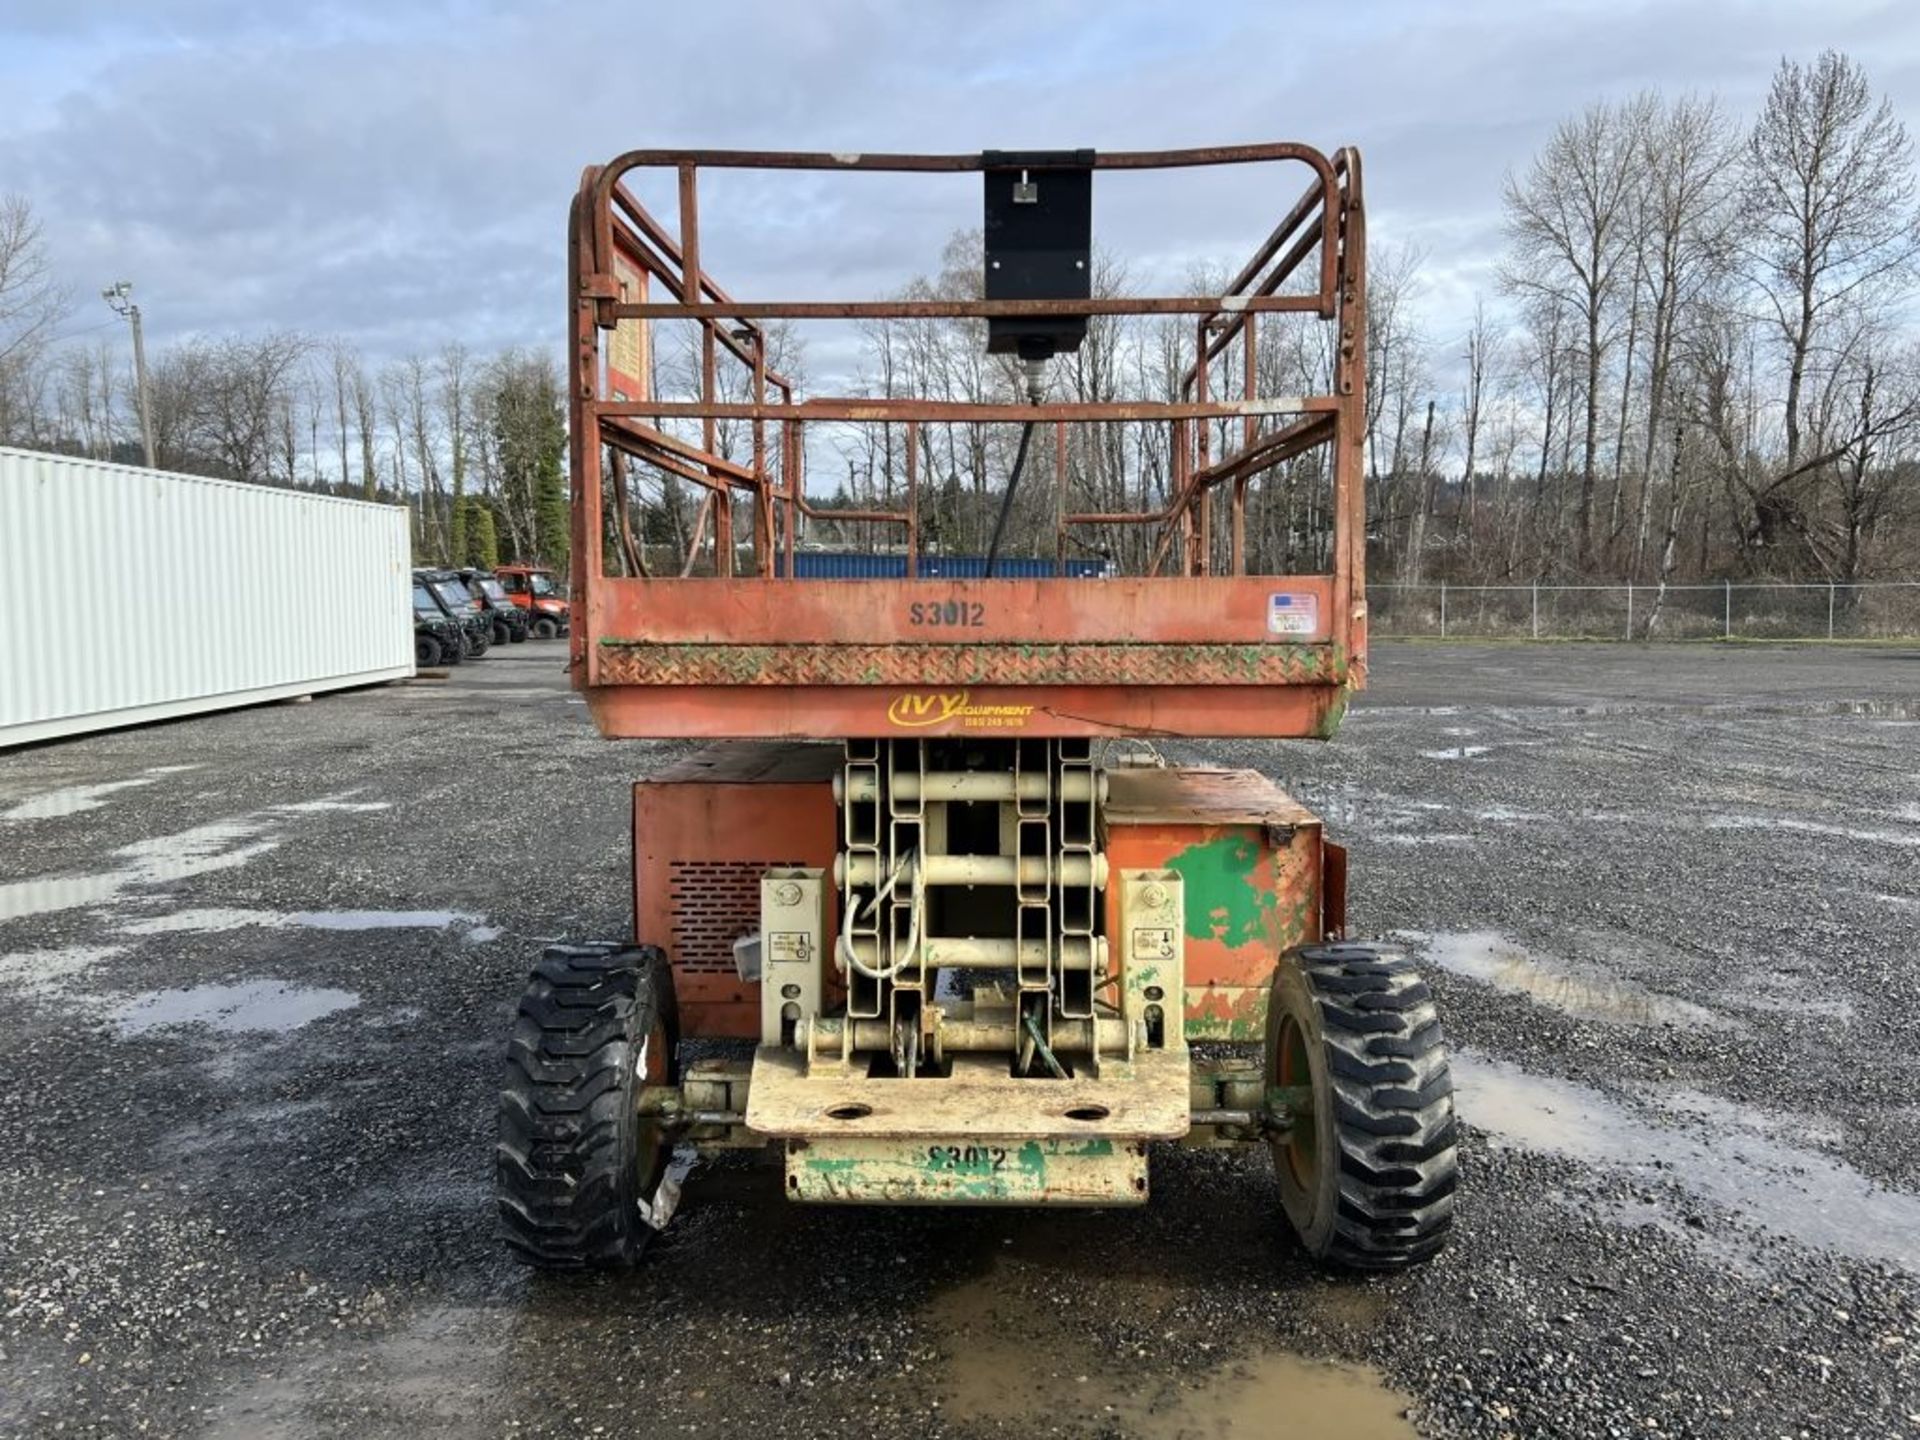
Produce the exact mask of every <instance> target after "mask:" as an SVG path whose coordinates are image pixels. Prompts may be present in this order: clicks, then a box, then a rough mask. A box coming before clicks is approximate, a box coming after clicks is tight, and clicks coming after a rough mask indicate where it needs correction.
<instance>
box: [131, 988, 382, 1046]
mask: <svg viewBox="0 0 1920 1440" xmlns="http://www.w3.org/2000/svg"><path fill="white" fill-rule="evenodd" d="M359 1003H360V997H359V996H358V995H356V994H354V993H353V992H352V991H351V990H328V989H310V988H308V987H306V986H302V985H289V984H287V983H286V982H285V981H281V980H250V981H248V982H246V983H245V984H241V985H195V986H193V987H191V988H190V989H186V990H149V991H147V992H146V993H145V994H143V995H136V996H134V997H133V999H131V1000H129V1001H127V1002H126V1003H125V1004H124V1005H121V1006H120V1007H119V1008H118V1009H117V1010H116V1011H115V1012H114V1025H115V1028H116V1029H118V1031H119V1033H120V1038H121V1039H123V1040H125V1039H130V1038H132V1037H133V1036H136V1035H144V1034H146V1033H147V1032H149V1031H152V1030H160V1029H166V1028H169V1027H172V1026H182V1025H202V1026H205V1027H206V1028H207V1029H209V1030H218V1031H222V1032H225V1033H227V1034H236V1035H238V1034H248V1033H256V1034H269V1035H284V1034H287V1033H288V1032H290V1031H294V1030H298V1029H300V1028H301V1027H302V1026H303V1025H310V1024H312V1023H313V1022H314V1021H315V1020H319V1019H321V1018H323V1017H324V1016H328V1015H332V1014H334V1013H336V1012H337V1011H341V1010H351V1009H352V1008H353V1007H354V1006H356V1005H358V1004H359Z"/></svg>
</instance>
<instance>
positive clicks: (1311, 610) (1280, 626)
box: [1267, 594, 1320, 635]
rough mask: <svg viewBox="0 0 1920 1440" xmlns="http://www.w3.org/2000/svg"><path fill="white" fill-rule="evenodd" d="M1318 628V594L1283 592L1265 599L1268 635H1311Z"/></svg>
mask: <svg viewBox="0 0 1920 1440" xmlns="http://www.w3.org/2000/svg"><path fill="white" fill-rule="evenodd" d="M1319 628H1320V597H1319V596H1318V595H1294V594H1283V595H1273V596H1269V597H1268V599H1267V633H1268V634H1269V635H1311V634H1313V633H1314V632H1315V631H1317V630H1318V629H1319Z"/></svg>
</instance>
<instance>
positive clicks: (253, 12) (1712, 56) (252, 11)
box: [0, 0, 1920, 359]
mask: <svg viewBox="0 0 1920 1440" xmlns="http://www.w3.org/2000/svg"><path fill="white" fill-rule="evenodd" d="M130 8H131V13H129V10H130ZM651 8H653V7H640V6H635V5H631V4H623V5H619V6H613V5H592V4H564V5H563V4H557V3H556V4H547V5H538V6H525V5H508V4H504V3H502V4H485V3H448V4H441V5H435V6H415V5H394V4H390V3H389V4H382V5H374V4H369V3H363V0H336V3H333V4H323V5H317V6H312V7H285V6H260V5H257V4H251V3H242V0H145V3H143V4H142V5H141V6H139V7H126V6H124V5H116V4H109V3H107V0H60V3H51V0H6V3H5V4H4V6H0V55H4V56H6V57H7V58H5V59H3V60H0V85H6V84H8V83H9V82H13V83H14V86H15V89H16V92H17V93H18V94H19V95H20V96H21V97H22V98H21V100H20V102H19V103H18V104H17V105H14V106H10V107H9V109H8V111H7V113H6V114H5V115H0V175H4V176H5V177H6V180H5V186H6V188H8V189H19V190H22V191H24V192H25V193H26V194H27V195H28V196H29V197H30V198H31V199H32V200H33V202H34V203H35V205H36V206H37V208H38V209H39V211H40V213H41V215H42V217H43V219H44V221H45V224H46V229H47V233H48V236H49V239H50V241H51V242H52V244H53V246H54V247H55V259H56V263H57V265H58V267H59V268H60V270H61V272H62V274H63V275H64V276H65V277H66V278H67V279H68V280H69V281H70V282H71V283H72V284H73V286H74V288H75V290H76V292H77V293H79V294H82V295H91V294H92V293H93V292H94V291H95V290H97V289H98V288H99V287H100V286H101V285H103V284H105V283H106V282H107V281H109V280H111V279H115V278H119V277H122V276H125V277H128V278H131V279H133V280H134V281H135V282H136V284H137V286H138V288H139V294H140V296H141V299H142V303H143V306H144V308H145V311H146V314H147V316H148V320H149V325H150V329H151V333H152V334H153V335H154V336H155V338H156V339H158V340H161V341H164V340H165V339H167V338H169V337H171V336H177V335H180V334H183V333H187V332H192V331H221V330H231V329H245V330H252V329H264V328H268V327H286V328H297V329H303V330H309V331H313V332H316V333H323V334H334V333H339V334H345V335H347V336H349V337H350V338H353V339H355V340H357V341H359V342H360V343H361V344H362V345H363V346H364V347H365V348H366V349H368V350H369V351H370V352H372V353H373V354H375V355H376V356H382V355H390V354H397V353H402V352H404V351H406V350H409V349H429V348H432V347H435V346H437V345H438V344H439V343H441V342H442V341H443V340H447V339H454V338H458V339H462V340H465V341H467V342H468V343H470V344H473V345H476V346H486V347H491V346H495V345H503V344H547V345H552V346H554V347H555V348H557V346H558V341H559V335H560V327H561V322H562V313H563V312H562V303H563V297H562V293H561V292H562V286H561V278H562V264H563V256H562V241H563V238H564V227H565V211H566V204H567V201H568V198H569V196H570V195H571V193H572V190H573V188H574V186H575V184H576V183H577V180H578V175H579V170H580V167H581V166H582V165H583V164H585V163H587V162H589V161H594V160H600V159H605V158H607V157H608V156H610V155H611V154H612V153H614V152H615V151H618V150H620V149H623V148H626V147H628V146H633V145H646V146H661V147H667V146H703V147H720V146H740V147H746V148H806V149H815V148H817V149H845V148H860V149H897V150H961V151H971V150H978V149H980V148H983V147H991V146H998V147H1008V146H1035V145H1042V146H1055V145H1062V146H1064V145H1083V144H1092V145H1095V146H1101V147H1106V148H1116V149H1117V148H1159V147H1173V146H1180V145H1189V144H1201V143H1220V142H1232V141H1242V140H1252V139H1271V138H1299V139H1305V140H1309V141H1312V142H1315V143H1318V144H1321V145H1323V146H1325V147H1327V148H1329V149H1331V148H1333V147H1335V146H1337V145H1340V144H1345V143H1357V144H1359V145H1361V146H1362V147H1363V149H1364V150H1365V151H1366V154H1367V158H1368V187H1369V199H1370V203H1371V205H1372V207H1373V223H1372V234H1373V236H1374V238H1375V239H1376V241H1389V242H1390V241H1393V240H1395V239H1411V240H1414V241H1416V242H1417V243H1419V244H1420V245H1421V246H1422V247H1423V248H1424V250H1425V251H1426V253H1427V255H1428V259H1429V265H1430V274H1429V277H1428V278H1429V283H1428V286H1427V296H1426V299H1427V305H1428V308H1429V311H1430V313H1431V314H1432V317H1433V319H1434V323H1435V325H1436V327H1437V328H1438V329H1440V330H1446V329H1447V328H1448V327H1454V328H1456V329H1464V326H1465V317H1466V315H1467V314H1468V312H1470V310H1471V306H1472V297H1473V294H1474V292H1475V291H1476V289H1484V288H1486V287H1487V286H1488V285H1489V284H1490V281H1491V273H1492V267H1493V264H1494V261H1495V259H1496V258H1497V252H1498V248H1499V245H1500V230H1499V208H1498V207H1499V185H1500V179H1501V176H1502V174H1503V172H1504V171H1505V170H1506V169H1507V168H1508V167H1510V166H1518V165H1521V164H1523V163H1524V162H1525V160H1526V158H1527V156H1528V155H1529V153H1530V152H1531V151H1532V149H1533V148H1534V147H1535V146H1536V145H1537V144H1538V143H1539V142H1540V140H1541V139H1542V138H1544V135H1545V133H1546V132H1547V130H1548V129H1549V128H1550V127H1551V126H1552V124H1553V123H1554V122H1555V121H1556V120H1557V119H1558V118H1560V117H1561V116H1563V115H1565V114H1568V113H1570V112H1572V111H1574V110H1577V109H1578V108H1579V107H1580V106H1581V105H1583V104H1584V103H1586V102H1587V101H1589V100H1591V99H1594V98H1598V97H1600V96H1603V95H1604V96H1620V95H1626V94H1631V93H1633V92H1635V91H1638V90H1640V89H1643V88H1647V87H1661V88H1664V89H1667V90H1669V91H1677V90H1682V89H1687V88H1697V89H1717V90H1720V91H1721V92H1722V93H1723V94H1724V95H1725V97H1726V98H1727V100H1728V102H1729V104H1730V106H1732V107H1733V108H1734V109H1735V110H1736V111H1744V110H1746V109H1749V108H1750V107H1751V105H1752V103H1753V102H1754V101H1755V99H1757V97H1758V95H1759V93H1760V92H1761V91H1762V90H1763V89H1764V87H1765V84H1766V81H1767V78H1768V76H1769V74H1770V73H1771V71H1772V68H1773V66H1774V65H1775V64H1776V63H1777V61H1778V58H1779V56H1780V55H1781V54H1782V53H1783V52H1785V53H1792V54H1795V55H1808V54H1811V53H1813V52H1814V51H1816V50H1818V49H1819V48H1821V47H1822V46H1824V45H1829V44H1831V45H1835V46H1839V47H1842V48H1849V49H1852V50H1853V51H1854V52H1855V53H1856V54H1858V55H1859V56H1860V57H1861V58H1862V59H1863V60H1864V61H1865V62H1866V63H1867V64H1868V66H1869V67H1870V70H1871V72H1872V74H1873V76H1874V79H1875V81H1876V83H1877V84H1879V85H1881V86H1882V87H1884V88H1886V89H1888V91H1889V92H1890V93H1891V94H1892V95H1893V97H1894V100H1895V103H1896V105H1897V106H1898V107H1899V108H1900V109H1901V111H1902V113H1903V114H1905V115H1907V116H1908V117H1909V118H1910V119H1912V118H1914V117H1915V116H1916V115H1920V14H1917V13H1916V12H1915V11H1914V9H1913V7H1911V6H1910V5H1904V4H1898V3H1895V4H1883V3H1863V0H1852V3H1848V0H1831V3H1827V4H1823V5H1821V6H1818V7H1812V6H1805V5H1802V4H1797V3H1773V4H1759V5H1755V4H1736V3H1733V0H1663V3H1658V4H1654V3H1641V4H1639V5H1633V4H1620V3H1618V0H1612V3H1609V0H1577V3H1576V0H1562V3H1557V4H1533V3H1524V0H1516V3H1510V4H1496V3H1493V0H1457V3H1453V4H1449V5H1445V6H1438V5H1431V4H1424V3H1416V0H1385V3H1373V4H1352V5H1347V6H1340V7H1333V6H1327V5H1324V4H1320V5H1314V6H1302V5H1294V4H1286V5H1281V4H1261V3H1252V0H1249V3H1240V4H1216V5H1209V6H1206V7H1197V6H1189V7H1182V8H1170V7H1161V6H1146V5H1141V6H1121V5H1106V6H1098V7H1095V6H1083V5H1068V4H1064V3H1045V0H1041V3H1032V0H1029V3H1013V0H992V3H984V4H975V3H964V0H928V3H923V4H919V5H913V6H896V5H888V4H883V3H878V0H873V3H860V0H823V3H809V4H793V3H790V0H786V3H772V0H761V3H738V4H728V3H716V4H711V5H708V6H705V7H673V9H672V10H671V12H669V13H670V14H671V16H672V19H671V20H663V19H660V18H657V17H649V16H648V14H647V13H646V11H647V10H648V9H651ZM296 12H297V13H296ZM1299 184H1300V182H1299V180H1298V179H1296V178H1294V177H1291V176H1289V177H1287V178H1286V179H1285V180H1284V183H1281V182H1279V181H1277V180H1276V181H1274V182H1273V183H1265V182H1263V181H1262V180H1261V179H1260V178H1259V177H1253V176H1250V175H1249V174H1248V173H1247V172H1240V171H1225V170H1221V171H1206V172H1192V173H1189V174H1185V175H1181V176H1177V177H1172V178H1168V179H1161V180H1153V179H1148V178H1146V177H1112V178H1111V180H1110V179H1109V177H1105V176H1103V177H1102V180H1101V184H1100V187H1099V191H1098V193H1097V197H1096V213H1097V224H1098V227H1099V237H1100V242H1101V243H1102V245H1103V246H1105V247H1106V248H1107V249H1109V250H1112V251H1114V252H1115V253H1117V254H1119V255H1121V256H1122V257H1124V258H1126V259H1127V260H1128V261H1129V266H1130V269H1131V271H1132V273H1133V274H1134V275H1135V276H1136V278H1138V279H1140V280H1142V281H1160V282H1165V283H1171V282H1173V281H1174V280H1175V279H1176V278H1177V276H1178V275H1179V274H1180V273H1181V271H1182V270H1183V269H1184V268H1185V267H1186V266H1187V265H1188V264H1189V263H1191V261H1192V260H1193V259H1195V258H1197V257H1212V258H1215V259H1217V260H1219V261H1222V262H1226V263H1230V264H1237V262H1238V260H1239V258H1240V257H1241V256H1243V255H1244V254H1245V253H1246V252H1247V250H1249V249H1250V248H1251V246H1252V245H1253V244H1254V243H1255V242H1256V241H1257V240H1258V239H1259V238H1260V237H1261V236H1263V235H1264V234H1265V233H1266V230H1267V228H1268V227H1269V226H1270V225H1271V223H1272V221H1273V219H1274V218H1275V217H1276V216H1277V214H1278V213H1279V212H1280V211H1281V209H1283V208H1284V206H1285V204H1286V203H1287V202H1288V201H1289V200H1290V199H1291V197H1292V195H1293V193H1295V192H1296V191H1297V189H1298V188H1299ZM669 192H670V187H668V186H664V185H656V186H653V187H649V188H647V189H646V195H647V198H649V200H650V202H652V201H658V202H659V203H660V207H661V209H662V210H663V212H664V213H665V215H666V216H667V217H669V218H670V217H671V214H672V208H673V207H672V203H671V195H670V193H669ZM978 204H979V200H978V191H977V184H976V182H974V181H973V180H972V179H971V177H964V178H963V177H874V178H867V177H833V176H807V175H780V176H765V175H745V174H715V175H713V176H712V177H711V180H710V182H709V183H708V184H707V185H706V186H705V187H703V191H702V217H703V227H702V233H703V237H704V239H705V248H706V256H707V260H708V264H709V268H710V269H711V270H712V271H713V272H714V273H715V274H716V275H718V276H719V277H720V279H721V280H722V282H723V283H725V284H727V285H728V286H729V287H730V288H731V289H733V290H734V291H735V292H736V293H739V294H759V295H774V296H794V297H833V296H837V297H842V298H853V297H855V296H860V295H867V294H875V293H883V292H885V291H886V290H888V289H891V288H893V287H896V286H898V285H899V284H901V283H902V282H904V281H905V280H906V279H907V278H909V277H910V276H911V275H913V274H915V273H918V272H921V271H924V270H927V269H930V268H932V267H933V266H934V265H935V264H936V262H937V260H938V255H939V249H940V245H941V242H942V241H943V239H944V238H945V236H946V235H947V234H948V233H949V232H950V231H951V230H952V229H953V228H955V227H956V226H960V225H966V224H970V223H974V222H975V220H976V218H977V212H978ZM1446 343H1450V342H1446ZM836 348H837V347H835V346H833V345H832V344H831V343H830V342H829V343H828V345H827V346H826V347H825V350H824V351H816V359H817V358H818V356H819V355H820V354H821V353H829V354H830V353H834V352H835V350H836Z"/></svg>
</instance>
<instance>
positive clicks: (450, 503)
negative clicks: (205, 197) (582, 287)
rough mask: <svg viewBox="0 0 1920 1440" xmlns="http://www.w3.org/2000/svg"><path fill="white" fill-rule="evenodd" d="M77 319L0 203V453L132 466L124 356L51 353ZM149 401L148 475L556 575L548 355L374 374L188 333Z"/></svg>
mask: <svg viewBox="0 0 1920 1440" xmlns="http://www.w3.org/2000/svg"><path fill="white" fill-rule="evenodd" d="M73 309H74V307H73V305H72V304H71V302H70V297H68V296H67V295H65V294H63V293H62V292H61V291H60V290H59V289H58V287H56V286H55V285H54V283H53V282H52V279H51V268H50V266H49V264H48V261H47V257H46V253H45V245H44V242H43V240H42V238H41V234H40V230H39V227H38V225H37V223H36V222H35V220H34V218H33V215H32V212H31V210H30V208H29V207H28V206H27V204H26V202H25V201H24V200H22V199H20V198H19V197H8V198H6V199H5V200H4V201H0V444H7V445H16V446H22V447H26V448H30V449H38V450H48V451H54V452H59V453H66V454H72V455H81V456H87V457H91V458H95V459H101V460H115V461H121V462H125V463H130V464H139V463H141V462H142V460H143V444H142V439H141V422H140V416H139V410H138V397H137V394H136V392H135V382H134V375H133V373H132V369H131V366H130V364H129V362H128V357H127V353H126V347H125V346H124V345H115V344H112V343H108V342H105V341H95V342H93V343H66V344H62V343H60V341H59V339H58V335H57V329H58V326H59V325H60V324H61V323H62V321H63V320H66V319H69V318H70V317H71V316H72V313H73ZM93 328H97V327H93ZM147 388H148V410H149V414H148V420H149V423H150V425H151V427H152V438H153V448H154V462H155V464H157V465H158V466H159V467H160V468H161V469H164V470H172V471H177V472H180V473H183V474H189V475H210V476H216V477H219V478H222V479H229V480H245V481H252V482H256V483H259V484H265V485H277V486H285V487H289V488H295V489H302V490H311V491H319V492H322V493H326V494H331V495H339V496H348V497H353V498H357V499H365V500H377V501H384V502H387V503H390V504H399V505H406V506H407V507H408V508H409V509H410V510H411V511H412V514H413V525H414V553H415V554H416V556H418V557H420V559H421V560H422V561H423V562H428V561H433V562H439V563H444V564H470V565H487V566H491V565H495V564H498V563H501V562H502V561H507V560H518V561H522V562H533V563H542V564H549V565H556V566H560V567H562V568H564V566H565V564H566V559H567V546H568V510H567V493H566V479H565V474H564V453H565V449H566V428H565V419H564V409H563V399H562V395H561V390H560V378H559V371H558V366H557V363H556V361H555V360H554V358H553V357H552V356H551V355H550V354H548V353H546V352H545V351H534V350H520V349H506V350H501V351H498V352H496V353H494V354H491V355H487V356H484V357H476V356H475V355H473V354H472V353H471V352H469V351H468V350H467V349H466V348H465V347H464V346H462V345H459V344H448V345H445V346H443V347H441V348H440V350H438V351H437V352H435V353H434V354H431V355H408V356H404V357H402V358H401V359H398V360H395V361H391V362H389V363H387V364H384V365H380V366H378V367H377V368H376V367H370V366H369V365H368V363H367V362H366V360H365V359H364V358H363V357H362V355H361V354H360V353H359V352H358V351H357V350H356V349H355V348H354V347H353V346H352V345H351V344H349V343H347V342H346V341H343V340H337V339H336V340H327V339H322V338H319V337H316V336H312V335H307V334H302V333H298V332H291V331H272V332H268V333H266V334H262V335H222V336H189V337H186V338H184V339H181V340H178V341H175V342H173V343H171V344H169V345H165V346H162V347H159V348H158V349H157V350H155V351H154V352H153V354H152V358H151V362H150V365H149V375H148V387H147Z"/></svg>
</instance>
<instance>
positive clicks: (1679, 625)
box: [1367, 581, 1920, 640]
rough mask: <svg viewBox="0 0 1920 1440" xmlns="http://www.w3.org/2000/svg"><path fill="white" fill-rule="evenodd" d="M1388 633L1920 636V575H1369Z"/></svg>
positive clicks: (1376, 615) (1371, 608) (1375, 624)
mask: <svg viewBox="0 0 1920 1440" xmlns="http://www.w3.org/2000/svg"><path fill="white" fill-rule="evenodd" d="M1367 608H1368V613H1369V615H1370V616H1371V619H1372V631H1373V633H1374V634H1375V635H1378V636H1383V637H1392V636H1402V637H1414V636H1432V637H1435V638H1439V639H1460V640H1467V639H1476V638H1485V639H1516V638H1517V639H1533V640H1712V639H1719V640H1735V639H1740V640H1883V639H1893V638H1899V637H1905V636H1920V581H1887V582H1877V583H1873V584H1865V585H1840V584H1811V585H1788V584H1763V583H1742V582H1739V581H1723V582H1721V583H1719V584H1711V585H1668V586H1664V587H1662V586H1659V585H1634V584H1628V583H1624V582H1623V583H1621V584H1617V585H1453V584H1449V583H1447V582H1445V581H1436V582H1435V583H1433V584H1430V585H1403V584H1394V583H1369V584H1368V586H1367Z"/></svg>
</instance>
